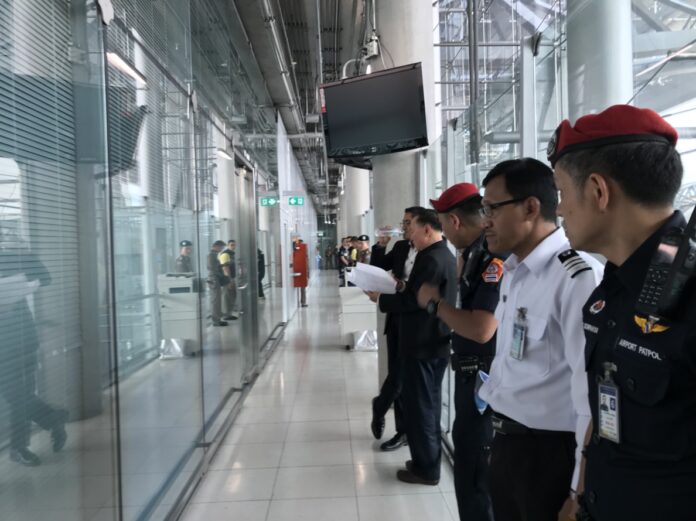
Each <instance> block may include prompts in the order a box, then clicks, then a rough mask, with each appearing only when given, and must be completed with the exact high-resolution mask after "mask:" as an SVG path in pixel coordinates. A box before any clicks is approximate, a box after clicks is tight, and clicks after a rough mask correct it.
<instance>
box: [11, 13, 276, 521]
mask: <svg viewBox="0 0 696 521" xmlns="http://www.w3.org/2000/svg"><path fill="white" fill-rule="evenodd" d="M98 4H99V3H98V2H92V1H87V0H50V1H49V0H37V1H35V2H24V1H19V0H9V1H6V2H1V3H0V294H1V295H2V296H3V303H2V305H1V306H0V343H2V348H3V353H4V355H3V362H2V363H1V364H0V452H1V453H2V458H0V467H2V470H3V472H2V476H3V477H2V478H1V479H0V518H1V519H3V520H11V521H15V520H16V521H19V520H21V521H27V520H29V521H33V520H43V519H48V518H50V519H56V520H58V521H61V520H65V521H68V520H69V521H80V520H93V519H99V520H104V519H113V520H140V519H164V518H165V517H167V516H168V515H170V514H171V513H172V512H176V511H177V509H178V508H179V505H180V504H181V500H182V498H183V497H185V494H186V492H187V491H188V490H190V487H191V484H192V483H194V482H195V480H196V479H197V476H198V475H200V473H201V472H202V470H203V468H204V467H205V465H206V464H207V462H208V460H209V459H210V452H211V451H212V450H213V449H214V448H215V445H216V443H217V442H218V441H219V438H220V433H221V432H222V431H221V429H222V428H224V426H225V424H226V421H227V420H228V418H229V415H230V413H231V412H232V410H233V408H234V406H235V404H236V403H237V400H238V398H239V397H240V396H241V395H242V393H243V390H244V389H245V387H246V385H247V383H248V382H249V381H250V380H251V379H252V378H253V377H254V375H255V373H256V372H257V371H258V365H259V359H260V358H259V353H260V351H261V349H262V347H263V345H264V343H265V342H266V339H267V338H268V336H269V335H270V332H271V331H272V330H273V329H274V328H275V327H276V325H277V323H278V322H280V318H279V315H278V314H273V313H269V314H267V315H265V318H264V320H265V321H264V323H263V325H261V324H260V322H259V314H260V313H261V312H262V309H263V308H262V307H261V306H260V305H259V303H258V283H257V281H258V270H259V266H258V249H259V248H266V249H268V250H270V251H269V252H267V255H266V281H267V282H269V283H271V282H275V277H274V276H273V274H272V273H270V272H272V271H273V268H272V266H274V265H275V264H276V260H275V257H274V256H273V253H272V250H273V249H274V248H276V246H275V242H274V241H275V240H276V239H275V238H274V234H273V232H271V231H268V232H267V236H266V237H265V238H264V241H263V246H261V245H260V244H261V243H259V242H258V240H257V234H256V230H257V224H256V223H257V216H256V212H257V210H256V195H255V192H256V175H257V171H258V170H259V169H263V171H264V172H265V174H266V176H267V177H268V178H273V176H274V175H276V168H277V165H276V163H277V162H276V160H275V159H274V157H273V156H274V154H275V152H276V149H275V138H268V139H264V141H263V143H256V142H254V141H253V140H249V139H247V138H246V137H245V136H246V135H247V134H255V135H260V134H264V135H268V134H272V135H274V132H273V133H271V132H269V131H268V125H270V128H271V129H274V128H275V120H274V119H273V115H272V114H271V116H270V123H268V122H267V121H266V120H267V119H268V117H269V115H268V114H264V113H261V111H260V109H259V108H258V107H260V106H263V105H267V103H266V102H265V100H259V99H257V98H255V97H254V96H255V93H254V89H253V88H252V85H251V84H249V81H248V75H243V74H239V75H236V76H235V75H233V74H232V73H231V72H229V70H227V71H225V68H226V67H227V65H230V69H232V68H234V70H235V71H237V72H239V71H243V70H244V68H243V66H242V65H241V62H240V59H239V56H238V55H237V54H236V52H237V51H236V50H235V48H234V46H233V45H232V43H231V42H230V41H229V39H222V40H220V39H218V40H215V39H214V38H215V37H216V36H215V35H218V36H219V34H221V33H225V32H230V28H229V27H228V26H226V25H225V24H227V23H231V22H229V20H231V18H230V12H228V10H229V6H228V5H227V4H226V3H224V2H213V1H207V0H206V1H203V0H202V1H201V2H195V3H194V2H189V1H188V0H171V1H168V2H150V1H142V0H114V1H113V2H112V4H113V7H114V15H115V18H114V19H113V20H112V21H110V23H109V24H108V25H105V24H104V20H102V18H101V15H100V12H99V10H98ZM219 20H225V22H224V23H219ZM213 27H214V29H212V28H213ZM206 28H207V29H208V30H206ZM211 49H215V50H216V52H217V53H218V55H217V56H215V55H214V54H213V53H212V52H211ZM232 66H233V67H232ZM211 98H212V99H215V100H216V103H215V104H212V103H209V102H208V101H207V100H208V99H211ZM228 109H229V110H228ZM242 114H243V115H244V117H243V118H242V117H241V115H242ZM264 125H266V126H265V127H264ZM230 239H234V240H235V241H236V251H235V259H234V260H235V262H234V263H233V266H234V275H235V276H234V281H235V287H236V296H232V295H231V294H229V293H228V292H227V288H222V289H221V288H215V287H213V286H212V285H210V284H208V283H207V281H208V280H209V279H210V273H209V270H208V263H209V261H217V256H216V255H213V256H211V255H210V252H211V247H212V245H213V243H214V242H215V241H216V240H223V241H225V242H227V241H228V240H230ZM223 290H224V292H225V295H223V294H222V293H223ZM215 291H220V298H222V299H223V300H224V301H225V304H224V305H225V308H224V312H225V313H226V314H227V315H229V316H231V317H232V316H233V317H234V319H232V318H231V319H230V320H229V321H228V325H227V326H216V325H215V324H213V321H212V318H211V303H212V302H213V301H214V298H216V295H215ZM267 294H268V293H267ZM223 297H224V298H223Z"/></svg>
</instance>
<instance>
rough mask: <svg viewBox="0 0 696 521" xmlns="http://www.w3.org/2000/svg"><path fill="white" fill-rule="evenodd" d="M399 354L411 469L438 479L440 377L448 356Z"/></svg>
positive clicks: (440, 413)
mask: <svg viewBox="0 0 696 521" xmlns="http://www.w3.org/2000/svg"><path fill="white" fill-rule="evenodd" d="M400 354H401V356H402V358H403V364H404V366H403V367H404V382H403V388H402V390H401V399H402V404H403V407H404V415H405V417H406V435H407V436H408V447H409V450H410V451H411V461H412V462H413V472H414V473H415V474H417V475H418V476H420V477H421V478H423V479H427V480H436V479H440V460H441V458H442V441H441V438H440V436H441V429H440V417H441V416H442V377H443V376H444V374H445V369H447V359H446V358H413V357H411V356H408V355H404V354H403V352H402V353H400Z"/></svg>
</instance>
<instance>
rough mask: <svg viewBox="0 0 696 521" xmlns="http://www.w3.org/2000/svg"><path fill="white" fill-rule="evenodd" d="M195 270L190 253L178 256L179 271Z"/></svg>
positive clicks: (177, 265) (189, 271) (177, 270)
mask: <svg viewBox="0 0 696 521" xmlns="http://www.w3.org/2000/svg"><path fill="white" fill-rule="evenodd" d="M192 271H193V260H192V259H191V256H190V255H179V256H178V257H177V258H176V272H177V273H191V272H192Z"/></svg>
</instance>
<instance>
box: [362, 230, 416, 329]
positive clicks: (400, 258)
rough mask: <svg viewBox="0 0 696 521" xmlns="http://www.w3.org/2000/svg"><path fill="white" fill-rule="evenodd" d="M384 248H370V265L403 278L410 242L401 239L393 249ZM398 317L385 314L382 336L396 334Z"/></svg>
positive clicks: (378, 246)
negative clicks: (387, 251)
mask: <svg viewBox="0 0 696 521" xmlns="http://www.w3.org/2000/svg"><path fill="white" fill-rule="evenodd" d="M386 250H387V249H386V248H384V247H382V246H380V245H379V244H375V245H374V246H373V247H372V257H371V259H370V264H372V265H373V266H377V267H378V268H382V269H383V270H385V271H389V270H391V272H392V274H393V275H394V276H395V277H396V278H397V279H399V280H402V279H403V278H404V266H405V265H406V259H408V252H409V251H410V250H411V241H407V240H406V239H403V240H401V241H397V242H395V243H394V247H393V248H392V249H391V250H389V253H385V252H386ZM397 328H398V316H397V315H395V314H394V313H387V318H386V320H385V322H384V334H385V335H389V334H391V333H393V334H397V333H398V331H397Z"/></svg>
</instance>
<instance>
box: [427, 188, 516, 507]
mask: <svg viewBox="0 0 696 521" xmlns="http://www.w3.org/2000/svg"><path fill="white" fill-rule="evenodd" d="M430 203H431V204H432V205H433V208H435V210H437V212H438V217H439V219H440V223H442V229H443V230H444V232H445V237H447V239H448V240H449V241H450V242H451V243H452V244H453V245H454V246H455V248H457V249H459V250H461V251H462V257H463V260H464V268H463V270H462V273H461V276H460V279H459V305H458V306H456V307H455V306H451V305H449V304H447V302H445V301H444V300H442V297H441V295H440V292H439V290H438V289H437V288H436V287H434V286H431V285H429V284H423V286H421V288H420V290H419V291H418V304H419V305H420V306H421V307H423V308H425V309H426V310H428V311H429V312H430V313H432V314H434V315H436V316H437V317H438V318H439V319H440V320H442V321H443V322H444V323H445V324H447V326H448V327H450V328H451V329H452V330H453V334H452V351H453V353H452V356H451V360H452V369H453V370H454V386H455V387H454V408H455V415H456V416H455V419H454V427H453V429H452V441H453V443H454V490H455V492H456V495H457V507H458V509H459V519H461V520H462V521H490V520H491V519H492V517H491V513H492V512H491V499H490V493H489V478H488V458H489V452H490V446H491V441H492V440H493V426H492V425H491V414H490V409H487V410H486V408H485V406H483V407H481V408H479V407H477V403H476V402H475V388H476V384H477V380H478V379H479V378H480V375H479V371H484V372H485V373H488V371H489V370H490V364H491V361H492V360H493V355H494V353H495V330H496V327H497V325H498V323H497V321H496V320H495V315H494V313H495V308H496V306H497V305H498V298H499V287H500V280H501V278H502V276H503V260H502V259H501V258H499V257H496V256H495V255H492V254H491V253H490V252H489V251H488V248H487V245H486V240H485V238H484V235H483V223H482V220H481V216H480V214H479V212H480V210H481V195H480V194H479V191H478V189H477V188H476V185H473V184H471V183H459V184H456V185H454V186H451V187H450V188H448V189H447V190H445V191H444V192H443V193H442V195H441V196H440V198H439V199H437V200H435V199H431V200H430ZM481 409H483V410H481Z"/></svg>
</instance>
